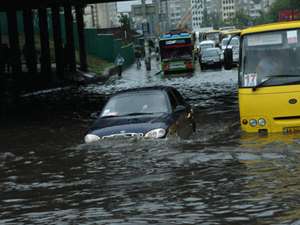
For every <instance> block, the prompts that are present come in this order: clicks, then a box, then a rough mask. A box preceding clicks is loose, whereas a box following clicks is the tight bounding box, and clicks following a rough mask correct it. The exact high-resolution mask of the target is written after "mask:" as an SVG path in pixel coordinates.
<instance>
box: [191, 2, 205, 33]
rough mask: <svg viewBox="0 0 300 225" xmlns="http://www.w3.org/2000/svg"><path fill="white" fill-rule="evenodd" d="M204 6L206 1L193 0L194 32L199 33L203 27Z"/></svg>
mask: <svg viewBox="0 0 300 225" xmlns="http://www.w3.org/2000/svg"><path fill="white" fill-rule="evenodd" d="M204 4H205V2H204V0H192V28H193V30H194V31H198V30H200V29H201V27H202V24H203V19H204V18H203V17H204Z"/></svg>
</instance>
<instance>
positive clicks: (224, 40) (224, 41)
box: [222, 38, 229, 46]
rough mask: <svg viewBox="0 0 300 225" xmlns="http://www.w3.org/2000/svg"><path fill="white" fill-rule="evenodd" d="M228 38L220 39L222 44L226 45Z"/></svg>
mask: <svg viewBox="0 0 300 225" xmlns="http://www.w3.org/2000/svg"><path fill="white" fill-rule="evenodd" d="M228 41H229V38H225V39H223V40H222V46H226V45H227V44H228Z"/></svg>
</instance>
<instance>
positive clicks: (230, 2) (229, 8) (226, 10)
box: [221, 0, 237, 21]
mask: <svg viewBox="0 0 300 225" xmlns="http://www.w3.org/2000/svg"><path fill="white" fill-rule="evenodd" d="M221 1H222V2H221V9H222V19H223V20H224V21H226V20H230V19H232V18H234V17H235V15H236V10H237V0H221Z"/></svg>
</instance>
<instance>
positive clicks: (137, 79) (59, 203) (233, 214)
mask: <svg viewBox="0 0 300 225" xmlns="http://www.w3.org/2000/svg"><path fill="white" fill-rule="evenodd" d="M197 66H198V65H197ZM158 72H159V67H158V65H155V64H154V65H152V71H151V72H146V71H144V68H142V69H141V70H139V71H136V69H135V66H133V67H131V68H129V69H128V70H126V71H125V72H124V73H123V76H122V77H121V78H118V77H112V78H111V79H110V80H109V81H108V82H107V83H106V84H94V85H89V86H86V87H81V88H79V89H78V88H75V87H74V88H68V89H65V90H54V91H53V92H51V93H48V92H46V93H36V94H34V95H30V96H27V97H24V98H23V99H22V103H20V106H19V110H18V111H17V112H16V113H14V114H12V115H11V116H10V117H9V118H8V119H6V120H4V121H2V122H1V124H2V125H1V127H0V170H1V173H0V191H1V192H0V205H1V209H0V224H47V225H49V224H118V225H129V224H130V225H131V224H138V225H140V224H141V225H143V224H209V225H211V224H292V225H297V224H300V201H299V197H300V180H299V176H300V166H299V161H300V150H299V149H300V148H299V143H300V136H299V135H292V136H285V135H280V134H277V135H269V136H268V137H258V136H257V135H246V134H242V132H241V131H240V129H239V124H238V120H239V116H238V105H237V104H238V103H237V71H236V70H234V71H220V70H219V71H218V70H208V71H205V72H200V71H199V70H198V69H197V70H196V71H195V73H194V74H189V75H185V76H180V75H176V76H167V77H166V76H163V75H162V74H160V73H158ZM152 85H171V86H175V87H176V88H178V89H179V91H180V92H181V93H182V94H183V95H184V97H185V98H186V99H187V100H188V102H189V103H191V105H192V106H193V107H194V109H195V112H196V122H197V132H196V133H195V134H194V135H193V137H191V138H190V139H189V140H178V139H169V140H138V139H130V140H105V141H103V142H101V143H96V144H91V145H86V144H83V140H82V139H83V136H84V133H85V131H86V129H87V128H88V126H89V125H90V124H91V123H92V121H93V118H92V116H91V115H92V114H93V113H95V112H97V111H99V110H101V107H102V106H103V104H104V102H105V101H106V100H107V98H108V97H109V95H110V94H112V93H114V92H115V91H119V90H123V89H126V88H131V87H140V86H152Z"/></svg>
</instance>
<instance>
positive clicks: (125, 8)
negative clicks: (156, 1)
mask: <svg viewBox="0 0 300 225" xmlns="http://www.w3.org/2000/svg"><path fill="white" fill-rule="evenodd" d="M146 2H147V3H148V2H149V3H151V2H152V1H151V0H147V1H146ZM138 3H141V0H136V1H128V2H118V3H117V4H118V11H119V12H129V11H130V9H131V7H130V6H131V5H134V4H138Z"/></svg>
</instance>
